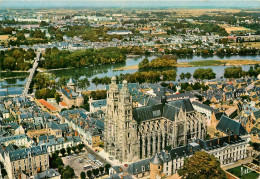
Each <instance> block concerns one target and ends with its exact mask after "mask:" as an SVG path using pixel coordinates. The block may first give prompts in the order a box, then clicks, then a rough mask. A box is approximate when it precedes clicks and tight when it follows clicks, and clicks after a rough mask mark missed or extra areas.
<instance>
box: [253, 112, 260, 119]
mask: <svg viewBox="0 0 260 179" xmlns="http://www.w3.org/2000/svg"><path fill="white" fill-rule="evenodd" d="M253 114H254V116H255V118H256V119H259V118H260V110H258V111H255V112H253Z"/></svg>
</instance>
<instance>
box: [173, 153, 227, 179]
mask: <svg viewBox="0 0 260 179" xmlns="http://www.w3.org/2000/svg"><path fill="white" fill-rule="evenodd" d="M178 174H179V175H180V176H181V177H182V178H186V179H196V178H201V179H204V178H205V179H206V178H212V179H222V178H223V179H224V178H226V175H225V172H224V171H223V170H222V169H221V167H220V162H219V161H218V160H217V159H216V158H215V157H214V155H211V154H208V153H206V152H204V151H197V152H195V154H194V155H193V156H192V157H189V158H186V159H185V161H184V165H183V168H182V169H180V170H178Z"/></svg>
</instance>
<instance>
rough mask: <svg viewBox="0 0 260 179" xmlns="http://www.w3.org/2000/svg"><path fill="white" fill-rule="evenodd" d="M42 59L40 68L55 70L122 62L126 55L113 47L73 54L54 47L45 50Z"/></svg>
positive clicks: (80, 51) (79, 51)
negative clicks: (43, 59)
mask: <svg viewBox="0 0 260 179" xmlns="http://www.w3.org/2000/svg"><path fill="white" fill-rule="evenodd" d="M44 58H45V61H44V62H42V63H41V64H40V66H41V67H43V68H46V69H55V68H68V67H76V68H79V67H86V66H92V65H103V64H110V63H118V62H124V61H125V60H126V55H125V53H124V51H123V50H122V49H119V48H114V47H109V48H103V49H86V50H77V51H74V52H70V51H65V50H59V49H58V48H56V47H54V48H52V49H50V48H49V49H46V52H45V54H44Z"/></svg>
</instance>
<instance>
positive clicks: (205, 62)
mask: <svg viewBox="0 0 260 179" xmlns="http://www.w3.org/2000/svg"><path fill="white" fill-rule="evenodd" d="M189 64H190V65H193V66H219V65H224V64H225V62H221V61H218V60H203V61H194V62H189Z"/></svg>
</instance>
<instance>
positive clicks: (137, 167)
mask: <svg viewBox="0 0 260 179" xmlns="http://www.w3.org/2000/svg"><path fill="white" fill-rule="evenodd" d="M150 160H151V159H149V158H148V159H145V160H141V161H137V162H134V163H131V164H130V165H129V166H128V169H127V171H128V173H129V174H130V175H136V174H138V173H143V171H142V168H143V169H144V171H145V172H146V171H149V170H150Z"/></svg>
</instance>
